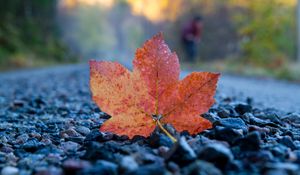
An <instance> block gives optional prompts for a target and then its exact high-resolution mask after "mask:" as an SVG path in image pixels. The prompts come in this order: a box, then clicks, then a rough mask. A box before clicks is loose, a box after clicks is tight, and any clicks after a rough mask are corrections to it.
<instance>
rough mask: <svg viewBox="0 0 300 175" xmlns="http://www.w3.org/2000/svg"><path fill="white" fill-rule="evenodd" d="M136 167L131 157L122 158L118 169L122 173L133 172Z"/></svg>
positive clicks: (136, 164)
mask: <svg viewBox="0 0 300 175" xmlns="http://www.w3.org/2000/svg"><path fill="white" fill-rule="evenodd" d="M138 167H139V165H138V163H137V162H136V161H135V159H134V158H133V157H131V156H124V157H122V159H121V161H120V169H121V171H122V172H128V171H135V170H136V169H137V168H138Z"/></svg>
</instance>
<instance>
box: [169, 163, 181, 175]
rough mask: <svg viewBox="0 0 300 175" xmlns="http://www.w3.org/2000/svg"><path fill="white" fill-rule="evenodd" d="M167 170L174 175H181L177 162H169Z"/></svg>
mask: <svg viewBox="0 0 300 175" xmlns="http://www.w3.org/2000/svg"><path fill="white" fill-rule="evenodd" d="M167 168H168V170H169V171H170V172H172V173H173V174H180V167H179V166H178V165H177V164H176V163H175V162H172V161H171V162H168V164H167Z"/></svg>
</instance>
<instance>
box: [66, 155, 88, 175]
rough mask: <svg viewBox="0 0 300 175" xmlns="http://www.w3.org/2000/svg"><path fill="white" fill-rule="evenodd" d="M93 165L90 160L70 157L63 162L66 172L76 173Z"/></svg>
mask: <svg viewBox="0 0 300 175" xmlns="http://www.w3.org/2000/svg"><path fill="white" fill-rule="evenodd" d="M89 167H91V164H90V163H89V162H88V161H84V160H75V159H69V160H66V161H65V162H64V163H63V169H64V173H65V174H70V175H71V174H76V173H77V172H78V171H80V170H82V169H85V168H89Z"/></svg>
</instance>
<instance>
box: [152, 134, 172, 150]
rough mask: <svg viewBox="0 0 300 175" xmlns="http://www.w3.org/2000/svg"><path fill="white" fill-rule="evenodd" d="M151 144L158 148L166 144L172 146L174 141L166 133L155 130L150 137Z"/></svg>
mask: <svg viewBox="0 0 300 175" xmlns="http://www.w3.org/2000/svg"><path fill="white" fill-rule="evenodd" d="M149 144H150V146H151V147H153V148H158V147H159V146H166V147H169V148H170V147H171V146H172V145H173V142H172V140H171V139H170V138H169V137H168V136H166V135H165V134H163V133H159V132H153V133H152V134H151V135H150V137H149Z"/></svg>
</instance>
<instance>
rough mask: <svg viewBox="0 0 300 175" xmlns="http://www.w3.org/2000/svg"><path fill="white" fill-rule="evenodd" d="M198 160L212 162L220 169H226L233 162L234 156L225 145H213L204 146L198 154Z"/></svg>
mask: <svg viewBox="0 0 300 175" xmlns="http://www.w3.org/2000/svg"><path fill="white" fill-rule="evenodd" d="M198 158H199V159H201V160H205V161H208V162H211V163H213V164H214V165H216V166H217V167H219V168H225V167H226V166H227V165H228V164H229V163H230V162H231V161H232V160H233V155H232V152H231V151H230V149H229V148H227V147H226V146H224V145H223V144H219V143H212V144H208V145H206V146H204V148H203V149H202V150H201V151H200V152H199V153H198Z"/></svg>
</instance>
